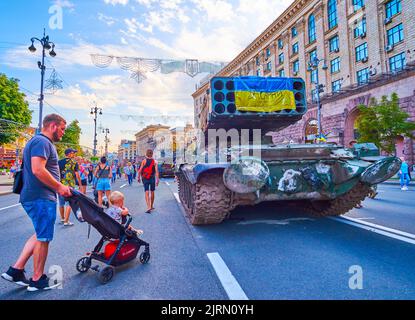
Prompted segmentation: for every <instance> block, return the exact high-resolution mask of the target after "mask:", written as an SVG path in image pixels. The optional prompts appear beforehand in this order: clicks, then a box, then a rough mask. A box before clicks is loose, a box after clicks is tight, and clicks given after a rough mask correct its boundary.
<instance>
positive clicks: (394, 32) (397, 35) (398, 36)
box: [387, 23, 403, 46]
mask: <svg viewBox="0 0 415 320" xmlns="http://www.w3.org/2000/svg"><path fill="white" fill-rule="evenodd" d="M387 34H388V45H390V46H391V45H395V44H397V43H399V42H401V41H403V26H402V23H401V24H398V25H397V26H395V27H393V28H392V29H389V30H388V31H387Z"/></svg>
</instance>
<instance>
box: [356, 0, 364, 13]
mask: <svg viewBox="0 0 415 320" xmlns="http://www.w3.org/2000/svg"><path fill="white" fill-rule="evenodd" d="M364 5H365V1H364V0H353V10H354V11H355V12H356V11H357V10H359V9H360V8H362V7H363V6H364Z"/></svg>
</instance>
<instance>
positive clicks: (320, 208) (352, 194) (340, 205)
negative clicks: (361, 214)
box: [306, 182, 370, 217]
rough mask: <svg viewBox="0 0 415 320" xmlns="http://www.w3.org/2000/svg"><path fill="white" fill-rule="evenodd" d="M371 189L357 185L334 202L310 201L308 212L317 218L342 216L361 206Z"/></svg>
mask: <svg viewBox="0 0 415 320" xmlns="http://www.w3.org/2000/svg"><path fill="white" fill-rule="evenodd" d="M369 190H370V187H369V186H368V185H365V184H363V183H360V182H359V183H358V184H356V185H355V186H354V187H353V188H352V189H351V190H350V191H349V192H347V193H345V194H343V195H341V196H339V197H337V198H336V199H333V200H322V201H309V202H308V203H307V205H306V210H307V211H308V212H310V213H311V214H312V215H313V216H316V217H329V216H340V215H342V214H345V213H347V212H349V211H350V210H352V209H353V208H354V207H356V205H358V204H360V202H362V201H363V200H364V199H365V198H366V196H367V195H368V193H369Z"/></svg>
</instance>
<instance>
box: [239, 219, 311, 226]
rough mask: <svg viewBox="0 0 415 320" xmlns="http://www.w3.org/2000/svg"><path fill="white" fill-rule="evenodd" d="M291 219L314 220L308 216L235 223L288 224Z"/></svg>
mask: <svg viewBox="0 0 415 320" xmlns="http://www.w3.org/2000/svg"><path fill="white" fill-rule="evenodd" d="M292 221H314V219H310V218H290V219H284V220H251V221H243V222H238V223H237V224H242V225H249V224H273V225H280V226H286V225H288V224H290V222H292Z"/></svg>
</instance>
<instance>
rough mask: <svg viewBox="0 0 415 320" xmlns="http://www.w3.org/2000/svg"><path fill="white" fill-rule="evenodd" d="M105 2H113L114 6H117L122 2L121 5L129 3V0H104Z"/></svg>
mask: <svg viewBox="0 0 415 320" xmlns="http://www.w3.org/2000/svg"><path fill="white" fill-rule="evenodd" d="M104 2H105V3H106V4H112V5H113V6H115V5H117V4H121V5H123V6H125V5H126V4H128V0H104Z"/></svg>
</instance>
